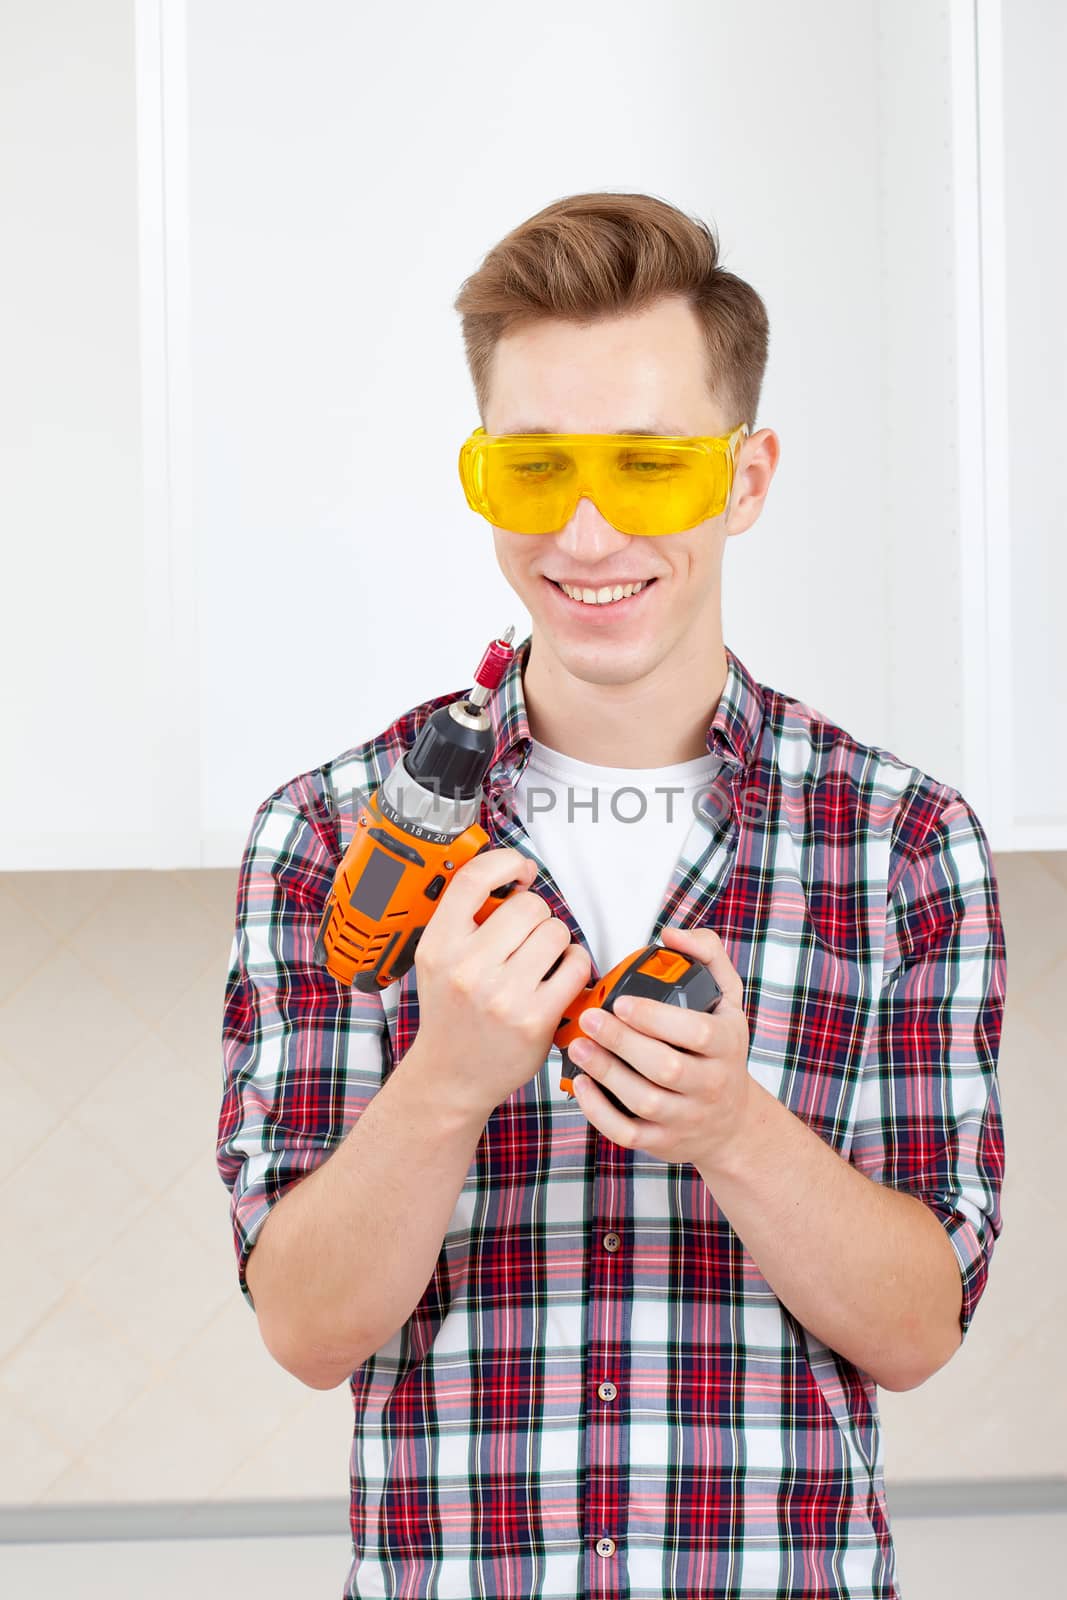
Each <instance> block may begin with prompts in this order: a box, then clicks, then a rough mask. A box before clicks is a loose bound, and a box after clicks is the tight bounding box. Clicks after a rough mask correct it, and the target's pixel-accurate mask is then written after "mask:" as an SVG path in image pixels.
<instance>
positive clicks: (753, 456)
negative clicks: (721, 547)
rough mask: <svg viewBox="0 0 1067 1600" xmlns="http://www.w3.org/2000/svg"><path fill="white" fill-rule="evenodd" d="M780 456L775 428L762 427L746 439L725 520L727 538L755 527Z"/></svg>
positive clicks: (735, 474)
mask: <svg viewBox="0 0 1067 1600" xmlns="http://www.w3.org/2000/svg"><path fill="white" fill-rule="evenodd" d="M780 454H781V447H780V445H779V441H778V435H777V434H776V433H775V431H774V429H773V428H760V430H759V432H758V433H753V434H750V435H749V436H748V438H747V439H743V440H742V442H741V450H740V457H739V460H738V464H737V471H736V472H735V473H734V481H733V483H732V485H731V487H730V500H729V504H728V505H727V508H726V516H725V519H724V527H725V529H726V535H727V538H729V537H730V535H731V534H734V533H744V531H745V529H746V528H751V526H752V524H753V523H754V522H755V520H756V518H757V517H758V516H759V514H760V512H761V511H762V510H763V502H764V500H765V499H766V498H767V491H768V489H769V488H770V486H771V479H772V478H773V477H774V474H775V470H776V468H777V466H778V457H779V455H780Z"/></svg>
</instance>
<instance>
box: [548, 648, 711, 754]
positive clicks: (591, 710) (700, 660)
mask: <svg viewBox="0 0 1067 1600" xmlns="http://www.w3.org/2000/svg"><path fill="white" fill-rule="evenodd" d="M726 675H727V661H726V651H725V649H724V647H723V642H722V633H721V630H720V631H716V633H715V636H714V637H713V638H712V639H710V640H705V641H703V643H702V646H701V649H700V650H699V652H698V651H696V650H695V649H693V648H691V647H689V646H687V645H686V644H685V643H684V642H682V641H680V642H679V644H678V646H677V648H676V649H675V650H674V651H672V653H671V654H670V655H669V656H667V657H666V658H665V659H664V660H663V661H661V662H659V663H658V665H657V666H656V667H655V668H654V669H653V671H651V672H650V673H648V674H647V675H646V676H645V677H643V678H641V679H640V680H638V681H637V682H630V683H590V682H588V681H586V680H585V679H582V678H578V677H576V676H575V675H574V674H573V673H572V672H570V671H569V670H568V669H567V668H566V667H565V666H564V664H563V662H562V661H560V659H559V657H558V656H556V655H555V654H554V653H553V652H552V651H551V650H550V649H547V648H539V640H538V636H537V634H536V631H535V632H534V633H533V635H532V637H531V642H530V654H529V659H528V660H527V663H526V669H525V671H524V672H523V676H522V689H523V697H524V699H525V702H526V717H527V721H528V723H529V725H530V732H531V734H532V735H533V737H534V738H535V739H537V740H538V741H539V742H540V743H541V744H544V745H547V746H548V747H549V749H551V750H558V751H560V753H561V754H562V755H565V756H570V757H572V758H573V759H574V760H577V761H588V762H591V763H592V764H593V765H594V766H600V767H632V768H635V769H636V768H652V767H670V766H676V765H677V764H678V763H679V762H682V761H694V760H696V759H697V757H699V756H703V755H706V754H707V734H708V726H709V724H710V722H711V719H712V717H713V716H714V715H715V710H716V707H717V706H718V703H719V699H720V697H721V695H722V692H723V689H724V688H725V686H726Z"/></svg>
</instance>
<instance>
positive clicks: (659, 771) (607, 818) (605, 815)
mask: <svg viewBox="0 0 1067 1600" xmlns="http://www.w3.org/2000/svg"><path fill="white" fill-rule="evenodd" d="M721 765H722V762H721V761H720V759H719V757H718V756H713V755H709V754H704V755H702V756H697V757H696V758H695V759H694V760H692V761H681V762H679V763H678V764H677V765H675V766H670V767H600V766H594V765H592V764H591V763H590V762H588V761H577V760H575V759H574V757H573V756H566V755H563V754H562V753H561V752H560V751H558V750H552V749H550V748H549V746H548V745H544V744H541V743H540V742H539V741H538V740H537V739H534V740H533V741H532V747H531V750H530V755H529V758H528V760H527V762H526V766H525V768H524V769H523V772H522V775H521V777H520V778H519V780H518V782H517V783H516V785H515V790H514V793H513V796H512V800H511V805H512V808H513V812H514V815H515V817H516V819H517V820H518V821H520V822H521V823H522V825H523V827H524V828H525V829H526V832H527V833H528V834H529V836H530V840H531V842H532V843H533V845H534V847H535V849H536V850H537V853H538V855H539V856H540V857H541V859H542V861H543V862H544V863H545V865H546V867H547V868H548V870H549V872H551V874H552V876H553V878H554V879H555V880H556V883H557V884H558V885H559V888H560V892H561V893H562V895H563V898H564V899H565V900H566V902H567V904H568V905H569V906H570V908H571V910H572V911H573V913H574V916H575V918H576V920H577V922H578V925H579V927H580V928H581V930H582V932H583V934H584V935H585V938H586V941H587V943H588V945H589V949H590V951H591V952H592V955H593V957H594V959H595V961H596V963H597V969H598V971H599V972H600V973H601V974H604V973H606V972H608V971H610V969H611V968H612V967H613V966H614V965H615V964H616V962H618V961H621V960H622V958H623V957H624V956H627V955H630V954H632V952H633V951H634V950H638V949H640V947H641V946H642V945H645V944H650V943H651V941H652V930H653V927H654V925H655V922H656V918H657V917H658V916H659V912H660V908H661V906H662V905H663V901H664V899H665V898H666V894H667V887H668V884H669V883H670V879H671V874H672V872H673V871H674V866H675V863H676V862H677V860H678V857H679V856H680V854H681V852H682V846H683V845H684V843H685V840H686V836H687V834H688V833H689V830H690V828H691V827H693V826H694V825H698V826H704V824H701V823H699V821H698V817H697V813H696V811H695V810H694V804H695V802H696V801H697V798H698V797H699V796H700V795H702V794H704V793H705V791H706V790H707V789H708V788H709V786H710V784H711V783H712V780H713V779H714V777H715V775H716V773H717V772H718V771H719V768H720V767H721ZM657 791H659V792H657ZM664 791H667V792H664Z"/></svg>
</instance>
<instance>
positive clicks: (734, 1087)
mask: <svg viewBox="0 0 1067 1600" xmlns="http://www.w3.org/2000/svg"><path fill="white" fill-rule="evenodd" d="M661 942H662V943H663V944H665V945H667V946H668V948H670V949H672V950H680V951H681V952H682V953H683V954H684V955H687V956H692V957H694V958H695V959H697V960H698V961H703V962H704V964H705V966H706V967H707V968H708V970H709V971H710V972H711V975H712V977H713V978H715V980H716V982H717V983H718V985H719V988H720V989H721V990H722V998H721V1000H720V1001H719V1003H718V1005H717V1006H716V1007H715V1010H714V1011H710V1012H705V1011H683V1010H681V1009H680V1008H679V1007H677V1006H669V1005H666V1004H665V1003H664V1002H663V1001H662V1000H652V999H650V998H648V997H647V996H633V995H627V996H623V997H622V998H620V999H619V1000H618V1001H617V1002H616V1004H615V1006H614V1008H613V1010H612V1011H604V1010H603V1009H602V1008H601V1007H599V1006H597V1007H593V1008H591V1009H590V1010H588V1011H585V1012H583V1013H582V1015H581V1017H580V1018H579V1021H580V1023H581V1027H582V1031H583V1032H585V1033H588V1034H590V1035H591V1036H592V1038H591V1039H589V1040H584V1039H583V1040H577V1041H576V1042H575V1043H574V1044H573V1045H571V1046H570V1047H569V1049H568V1054H569V1055H570V1056H571V1057H572V1058H573V1059H574V1060H575V1061H576V1062H578V1064H579V1065H580V1066H581V1068H582V1071H581V1072H580V1073H578V1075H577V1076H576V1077H575V1079H574V1093H575V1096H576V1097H577V1099H578V1103H579V1104H580V1106H581V1108H582V1110H583V1111H584V1112H585V1114H586V1116H587V1118H588V1119H589V1121H590V1122H591V1123H592V1124H593V1126H594V1127H595V1128H598V1129H599V1130H600V1132H601V1133H602V1134H603V1135H604V1136H605V1138H607V1139H613V1140H614V1141H615V1143H616V1144H619V1145H623V1146H625V1147H626V1148H627V1149H636V1150H644V1151H645V1152H646V1153H647V1154H648V1155H650V1156H658V1157H659V1158H660V1159H661V1160H662V1161H691V1162H693V1163H694V1165H697V1166H700V1167H701V1168H703V1169H705V1170H707V1169H709V1168H713V1167H714V1166H715V1165H716V1163H717V1162H718V1161H719V1160H720V1159H721V1158H722V1157H723V1155H724V1154H725V1152H726V1151H728V1150H729V1149H730V1147H731V1146H732V1145H734V1144H735V1143H736V1142H738V1141H739V1140H740V1139H741V1137H742V1132H743V1129H744V1126H745V1122H746V1119H747V1116H748V1113H749V1108H750V1102H751V1100H752V1098H753V1097H752V1091H751V1079H750V1078H749V1073H748V1045H749V1033H748V1021H747V1019H746V1017H745V1013H744V1011H743V1009H742V1001H743V999H744V986H743V984H742V982H741V979H740V977H739V975H738V973H737V970H736V969H735V967H734V965H733V963H732V962H731V960H730V958H729V956H728V955H727V954H726V949H725V946H724V945H723V942H722V940H721V939H720V938H719V935H718V934H717V933H715V932H714V930H713V929H711V928H670V927H668V928H664V930H663V932H662V934H661ZM594 1039H595V1041H596V1042H593V1040H594ZM586 1074H588V1077H587V1076H586ZM592 1080H598V1081H599V1082H600V1083H604V1084H606V1085H607V1087H608V1088H609V1089H611V1090H612V1092H613V1093H614V1094H617V1095H618V1097H619V1099H620V1100H621V1101H623V1103H624V1104H625V1105H627V1106H629V1108H630V1110H631V1111H633V1112H634V1113H635V1116H634V1117H633V1118H631V1117H627V1116H626V1115H625V1113H624V1112H622V1111H619V1110H618V1109H617V1108H616V1107H615V1106H613V1105H612V1104H611V1102H610V1101H609V1100H608V1098H607V1096H606V1095H603V1094H602V1093H601V1092H600V1089H599V1087H598V1086H597V1082H594V1081H592Z"/></svg>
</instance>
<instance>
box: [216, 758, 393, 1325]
mask: <svg viewBox="0 0 1067 1600" xmlns="http://www.w3.org/2000/svg"><path fill="white" fill-rule="evenodd" d="M298 783H299V780H294V784H292V785H289V786H287V788H285V789H283V790H278V791H276V792H275V793H274V794H273V795H271V796H269V797H268V799H266V800H265V801H264V802H263V803H262V805H261V806H260V807H259V808H258V810H257V811H256V814H255V816H254V818H253V821H252V827H251V830H250V833H249V837H248V841H247V843H246V845H245V849H244V853H243V856H242V859H241V865H240V868H239V871H238V880H237V904H236V915H235V927H234V935H233V942H232V945H231V949H230V961H229V969H228V972H227V976H226V991H225V1002H224V1008H223V1025H222V1104H221V1109H220V1112H219V1123H218V1138H217V1145H216V1160H217V1165H218V1170H219V1174H220V1176H221V1178H222V1181H223V1182H224V1183H225V1185H226V1186H227V1188H228V1189H229V1191H230V1218H231V1223H232V1226H233V1240H234V1249H235V1252H236V1256H237V1276H238V1283H239V1285H240V1289H241V1293H242V1294H243V1295H244V1297H245V1299H246V1300H247V1302H248V1304H249V1305H250V1306H251V1307H252V1309H253V1310H255V1303H254V1301H253V1299H252V1296H251V1294H250V1293H249V1289H248V1283H247V1280H246V1277H245V1273H246V1268H247V1264H248V1257H249V1254H250V1253H251V1250H252V1246H253V1245H254V1244H255V1242H256V1238H257V1236H258V1234H259V1230H260V1228H261V1227H262V1226H263V1223H264V1221H265V1219H266V1217H267V1215H268V1213H269V1211H270V1208H271V1206H272V1205H274V1203H275V1202H276V1201H277V1200H279V1199H280V1198H281V1196H282V1195H283V1194H284V1193H285V1192H286V1190H287V1189H288V1188H289V1187H290V1185H292V1184H293V1183H296V1182H298V1181H299V1180H300V1179H302V1178H304V1177H306V1176H307V1175H308V1174H309V1173H310V1172H311V1171H312V1170H313V1169H314V1168H315V1167H316V1166H318V1165H319V1164H320V1163H321V1162H322V1161H324V1160H326V1158H327V1157H328V1156H329V1155H330V1154H331V1152H332V1151H333V1150H334V1149H335V1148H336V1147H337V1145H338V1144H339V1143H340V1141H341V1140H342V1139H343V1138H344V1137H345V1135H346V1134H347V1133H348V1132H349V1131H350V1129H351V1127H352V1126H353V1124H354V1122H355V1121H356V1120H357V1119H358V1117H359V1116H360V1114H361V1113H362V1111H363V1110H364V1108H365V1107H366V1106H367V1104H368V1103H369V1102H370V1100H371V1099H373V1097H374V1095H375V1094H376V1093H377V1091H378V1089H379V1088H380V1087H381V1084H382V1082H383V1080H384V1076H385V1073H386V1071H387V1069H388V1063H389V1061H390V1047H389V1033H388V1029H387V1027H386V1023H385V1012H384V1008H383V1005H382V1000H381V996H380V994H379V993H377V992H375V993H372V994H364V993H363V992H362V991H361V990H358V989H355V988H352V987H350V986H347V985H343V984H341V983H340V982H338V980H337V979H336V978H334V977H333V976H332V975H331V974H330V973H329V972H327V971H326V969H325V968H324V967H322V966H320V965H319V963H318V962H317V961H316V960H315V957H314V947H315V936H316V934H317V932H318V927H319V923H320V920H321V917H322V912H323V908H324V907H325V905H326V901H327V898H328V896H329V892H330V888H331V886H332V884H333V879H334V875H335V873H336V869H337V865H338V863H339V860H340V849H339V846H337V844H336V841H335V839H334V838H333V836H332V833H331V829H330V828H329V827H328V826H327V824H326V819H324V817H323V816H322V815H321V814H319V815H316V814H315V797H314V796H313V795H309V796H307V797H306V798H307V799H308V801H309V802H310V804H308V805H305V804H303V803H302V802H303V801H304V799H305V796H303V795H302V794H301V792H300V790H299V788H298V787H296V785H297V784H298ZM309 812H310V813H311V814H309Z"/></svg>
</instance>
